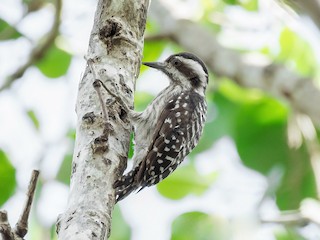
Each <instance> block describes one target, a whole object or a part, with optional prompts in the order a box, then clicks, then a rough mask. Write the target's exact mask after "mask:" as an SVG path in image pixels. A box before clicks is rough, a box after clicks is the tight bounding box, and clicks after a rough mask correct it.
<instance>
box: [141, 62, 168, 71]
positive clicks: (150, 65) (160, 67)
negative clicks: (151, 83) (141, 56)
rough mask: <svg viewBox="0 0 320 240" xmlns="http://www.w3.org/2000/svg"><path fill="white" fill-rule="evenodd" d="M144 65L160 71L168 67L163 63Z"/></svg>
mask: <svg viewBox="0 0 320 240" xmlns="http://www.w3.org/2000/svg"><path fill="white" fill-rule="evenodd" d="M142 64H143V65H146V66H148V67H152V68H155V69H159V70H163V69H164V68H165V66H166V65H165V64H164V63H162V62H143V63H142Z"/></svg>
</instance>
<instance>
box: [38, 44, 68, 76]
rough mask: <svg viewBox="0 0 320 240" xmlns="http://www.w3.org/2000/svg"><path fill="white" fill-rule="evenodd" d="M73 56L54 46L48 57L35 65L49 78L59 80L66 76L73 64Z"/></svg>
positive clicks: (47, 54)
mask: <svg viewBox="0 0 320 240" xmlns="http://www.w3.org/2000/svg"><path fill="white" fill-rule="evenodd" d="M71 58H72V57H71V55H70V54H69V53H68V52H66V51H64V50H62V49H60V48H58V47H57V46H56V45H53V46H52V47H51V48H50V49H49V50H48V52H47V53H46V55H45V56H44V57H43V58H42V59H41V61H39V62H37V63H36V64H35V65H36V66H37V67H38V69H39V70H40V71H41V72H42V73H43V74H44V75H45V76H47V77H49V78H57V77H61V76H63V75H65V74H66V72H67V71H68V69H69V66H70V63H71Z"/></svg>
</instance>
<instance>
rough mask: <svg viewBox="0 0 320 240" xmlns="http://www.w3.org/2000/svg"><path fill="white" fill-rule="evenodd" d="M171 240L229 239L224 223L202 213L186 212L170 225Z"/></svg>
mask: <svg viewBox="0 0 320 240" xmlns="http://www.w3.org/2000/svg"><path fill="white" fill-rule="evenodd" d="M171 229H172V233H171V234H172V235H171V240H195V239H199V240H200V239H201V240H213V239H231V236H230V232H229V231H225V229H226V223H225V222H224V221H223V220H221V219H218V218H214V217H212V216H210V215H208V214H206V213H203V212H188V213H184V214H182V215H180V216H179V217H177V218H176V219H175V220H174V221H173V223H172V227H171Z"/></svg>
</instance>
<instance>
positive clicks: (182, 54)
mask: <svg viewBox="0 0 320 240" xmlns="http://www.w3.org/2000/svg"><path fill="white" fill-rule="evenodd" d="M174 56H177V57H183V58H186V59H192V60H194V61H197V62H198V63H199V64H200V65H201V67H202V69H203V71H204V72H205V73H206V74H207V75H208V69H207V67H206V65H205V64H204V62H203V61H202V60H201V59H200V58H198V57H197V56H196V55H194V54H192V53H188V52H182V53H178V54H175V55H172V56H171V57H174Z"/></svg>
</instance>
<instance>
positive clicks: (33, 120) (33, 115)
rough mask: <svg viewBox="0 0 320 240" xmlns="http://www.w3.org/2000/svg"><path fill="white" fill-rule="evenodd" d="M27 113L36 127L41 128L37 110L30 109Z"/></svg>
mask: <svg viewBox="0 0 320 240" xmlns="http://www.w3.org/2000/svg"><path fill="white" fill-rule="evenodd" d="M27 115H28V117H29V118H30V120H31V121H32V123H33V125H34V127H35V128H36V129H37V130H39V127H40V123H39V120H38V118H37V116H36V114H35V112H34V111H32V110H29V111H27Z"/></svg>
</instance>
